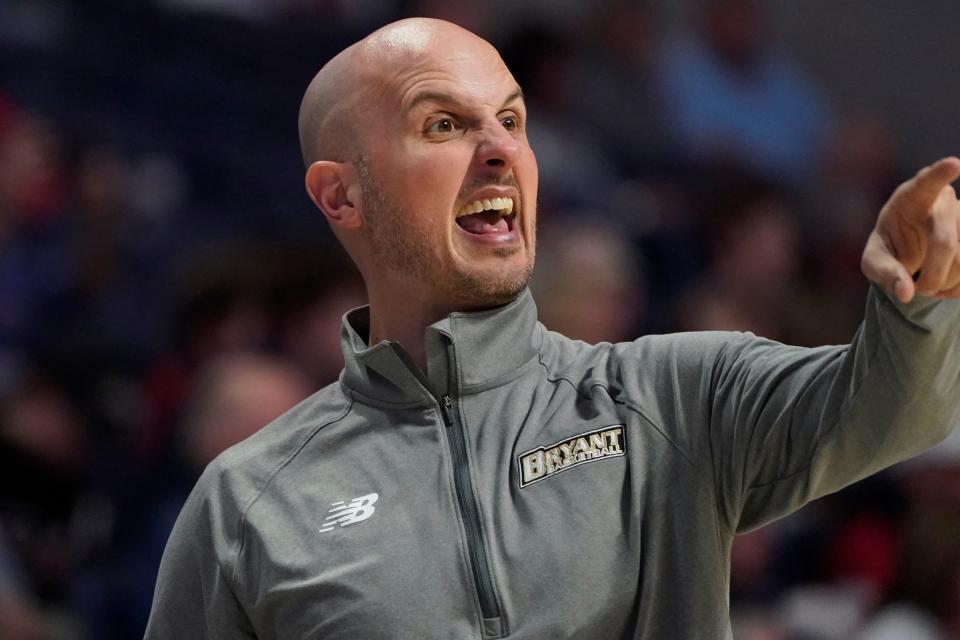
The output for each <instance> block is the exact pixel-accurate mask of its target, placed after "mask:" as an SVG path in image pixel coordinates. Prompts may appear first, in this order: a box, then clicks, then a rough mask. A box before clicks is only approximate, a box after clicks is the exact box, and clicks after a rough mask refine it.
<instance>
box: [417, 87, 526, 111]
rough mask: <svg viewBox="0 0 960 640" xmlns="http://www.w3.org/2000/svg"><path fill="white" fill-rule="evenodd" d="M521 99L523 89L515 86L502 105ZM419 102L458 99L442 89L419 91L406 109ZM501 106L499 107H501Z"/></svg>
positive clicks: (455, 102) (452, 100) (442, 102)
mask: <svg viewBox="0 0 960 640" xmlns="http://www.w3.org/2000/svg"><path fill="white" fill-rule="evenodd" d="M518 98H519V99H521V100H522V99H523V89H521V88H520V87H517V89H516V90H515V91H514V92H513V93H511V94H510V95H509V96H507V99H506V100H504V101H503V107H506V106H507V105H508V104H510V103H511V102H513V101H514V100H517V99H518ZM421 102H438V103H441V104H460V101H459V100H458V99H457V98H456V97H455V96H454V95H453V94H450V93H445V92H443V91H421V92H420V93H418V94H417V95H416V96H414V98H413V99H412V100H411V101H410V104H409V105H408V106H407V111H413V109H414V107H416V106H417V105H418V104H420V103H421ZM503 107H501V109H502V108H503Z"/></svg>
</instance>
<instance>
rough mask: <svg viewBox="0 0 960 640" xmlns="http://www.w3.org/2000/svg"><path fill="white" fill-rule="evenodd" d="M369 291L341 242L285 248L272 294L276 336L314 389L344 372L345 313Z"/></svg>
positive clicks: (360, 302) (357, 303)
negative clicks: (323, 247) (342, 327)
mask: <svg viewBox="0 0 960 640" xmlns="http://www.w3.org/2000/svg"><path fill="white" fill-rule="evenodd" d="M366 295H367V294H366V290H365V289H364V287H363V281H362V280H361V279H360V274H359V273H358V272H357V270H356V267H355V266H354V265H353V262H351V261H350V259H349V258H348V257H347V255H346V253H344V251H343V249H342V248H341V247H340V246H339V245H337V246H331V247H327V248H326V250H317V248H315V247H311V248H308V249H302V248H301V249H294V248H290V249H287V250H285V251H284V252H283V258H282V259H281V260H280V261H279V263H278V265H277V274H276V276H275V282H274V283H273V285H272V286H271V294H270V296H271V308H272V309H273V313H274V315H275V324H276V327H275V329H274V331H275V334H276V337H275V341H276V344H277V346H278V347H279V348H280V350H281V351H282V352H283V353H285V354H286V355H287V356H288V357H289V358H290V359H291V360H292V361H293V362H294V363H296V364H297V366H299V367H300V369H301V370H302V371H303V373H304V374H305V375H306V376H307V377H308V378H309V380H310V382H311V384H312V385H313V388H314V389H320V388H322V387H325V386H326V385H328V384H330V383H331V382H334V381H335V380H336V379H337V377H338V376H339V375H340V370H341V369H343V353H342V352H341V350H340V321H341V317H342V316H343V314H344V313H346V312H347V311H348V310H350V309H353V308H355V307H359V306H361V305H363V304H366Z"/></svg>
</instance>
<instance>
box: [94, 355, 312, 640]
mask: <svg viewBox="0 0 960 640" xmlns="http://www.w3.org/2000/svg"><path fill="white" fill-rule="evenodd" d="M194 380H195V381H194V383H193V384H192V386H191V389H190V391H189V394H188V398H187V399H186V401H185V410H184V412H183V414H182V420H181V424H180V425H179V426H178V428H177V429H176V432H177V434H178V440H177V446H176V448H175V453H174V454H173V455H171V456H169V457H168V458H167V459H166V460H165V466H164V468H163V469H162V482H160V483H158V484H157V486H156V487H155V488H154V489H153V491H152V493H150V494H148V495H146V496H143V498H145V504H143V505H141V509H139V510H138V511H128V512H127V513H126V514H125V516H124V517H125V520H126V522H125V524H124V527H123V530H122V535H121V536H120V537H119V539H118V540H117V542H116V544H115V547H114V551H113V553H112V554H110V556H109V561H108V562H106V563H104V564H103V566H101V567H100V568H99V569H98V570H97V571H95V572H92V573H90V574H88V575H87V576H85V582H84V589H83V591H84V596H83V600H84V605H83V607H84V611H85V615H86V622H87V626H88V627H89V628H90V629H91V630H93V631H94V632H95V637H97V638H118V639H119V638H130V637H135V636H137V635H140V634H142V632H143V629H144V628H145V627H146V622H147V617H148V615H149V612H150V603H151V601H152V598H153V585H154V582H155V579H156V573H157V569H158V567H159V565H160V558H161V556H162V554H163V548H164V546H165V544H166V540H167V536H168V535H169V533H170V530H171V529H172V528H173V523H174V521H175V520H176V517H177V514H178V513H179V512H180V509H181V507H182V506H183V502H184V501H185V500H186V498H187V495H188V494H189V492H190V489H191V488H192V487H193V484H194V483H195V482H196V479H197V478H198V477H199V475H200V473H201V472H202V471H203V469H204V467H206V465H207V464H208V463H209V462H210V461H211V460H213V458H215V457H216V456H217V455H218V454H220V453H221V452H222V451H224V450H225V449H227V448H228V447H230V446H232V445H234V444H236V443H237V442H240V441H241V440H243V439H245V438H247V437H249V436H251V435H253V434H254V433H256V432H257V431H258V430H259V429H260V428H261V427H263V426H264V425H266V424H267V423H269V422H271V421H272V420H273V419H274V418H276V417H278V416H279V415H280V414H281V413H283V412H285V411H286V410H287V409H290V408H291V407H293V405H295V404H297V403H298V402H300V401H301V400H303V399H304V398H306V397H307V396H308V395H309V394H310V393H311V392H312V391H313V388H312V386H311V385H310V383H309V381H308V380H307V379H306V378H305V377H304V375H303V374H302V372H301V371H300V370H299V369H298V368H297V367H295V366H294V365H292V364H291V363H290V362H289V361H287V360H285V359H283V358H280V357H277V356H273V355H268V354H266V353H263V352H255V351H248V350H240V351H235V352H232V353H225V354H223V355H220V356H216V357H212V358H210V359H209V360H208V361H207V362H206V364H205V365H204V366H203V367H202V368H201V369H200V370H199V371H198V373H197V375H196V377H195V379H194Z"/></svg>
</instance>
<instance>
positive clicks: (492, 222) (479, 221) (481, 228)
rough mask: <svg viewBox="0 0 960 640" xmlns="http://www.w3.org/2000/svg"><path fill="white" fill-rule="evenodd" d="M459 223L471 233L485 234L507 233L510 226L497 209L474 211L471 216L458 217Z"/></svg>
mask: <svg viewBox="0 0 960 640" xmlns="http://www.w3.org/2000/svg"><path fill="white" fill-rule="evenodd" d="M457 224H459V225H460V226H461V227H463V228H464V229H465V230H467V231H469V232H470V233H475V234H477V235H483V234H485V233H507V232H508V231H509V230H510V228H509V226H508V225H507V221H506V220H504V219H503V218H501V217H500V215H499V214H498V213H497V212H495V211H484V212H482V213H473V214H470V215H469V216H463V217H461V218H457Z"/></svg>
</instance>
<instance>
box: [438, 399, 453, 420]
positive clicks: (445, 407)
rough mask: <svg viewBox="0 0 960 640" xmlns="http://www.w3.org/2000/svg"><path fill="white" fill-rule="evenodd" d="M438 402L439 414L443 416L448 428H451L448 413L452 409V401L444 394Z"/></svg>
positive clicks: (450, 417) (449, 414) (450, 418)
mask: <svg viewBox="0 0 960 640" xmlns="http://www.w3.org/2000/svg"><path fill="white" fill-rule="evenodd" d="M440 401H441V404H440V412H441V413H442V414H443V419H444V421H445V422H446V423H447V426H448V427H452V426H453V418H452V415H451V413H450V411H451V410H452V409H453V400H452V399H451V398H450V396H449V395H447V394H444V395H443V397H441V398H440Z"/></svg>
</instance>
